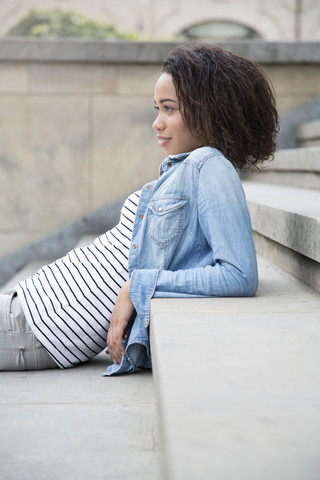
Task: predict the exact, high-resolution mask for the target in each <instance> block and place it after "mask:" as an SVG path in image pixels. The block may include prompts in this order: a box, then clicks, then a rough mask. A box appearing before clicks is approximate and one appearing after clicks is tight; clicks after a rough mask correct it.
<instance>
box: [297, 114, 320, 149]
mask: <svg viewBox="0 0 320 480" xmlns="http://www.w3.org/2000/svg"><path fill="white" fill-rule="evenodd" d="M296 140H297V147H311V146H316V145H317V146H320V119H319V120H311V121H310V122H304V123H301V124H300V125H298V126H297V127H296Z"/></svg>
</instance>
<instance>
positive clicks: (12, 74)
mask: <svg viewBox="0 0 320 480" xmlns="http://www.w3.org/2000/svg"><path fill="white" fill-rule="evenodd" d="M27 91H28V65H27V64H18V63H12V64H11V63H6V62H5V63H0V94H3V93H13V92H14V93H18V94H19V93H26V92H27Z"/></svg>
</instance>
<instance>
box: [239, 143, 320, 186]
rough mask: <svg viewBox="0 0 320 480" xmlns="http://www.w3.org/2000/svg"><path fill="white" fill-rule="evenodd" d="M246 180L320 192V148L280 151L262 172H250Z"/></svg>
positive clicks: (245, 177) (245, 176)
mask: <svg viewBox="0 0 320 480" xmlns="http://www.w3.org/2000/svg"><path fill="white" fill-rule="evenodd" d="M243 178H244V180H253V181H254V182H262V183H272V184H280V185H288V186H291V187H300V188H307V189H314V190H320V147H305V148H297V149H293V148H292V149H287V150H279V151H278V152H277V153H276V155H275V158H274V160H273V161H272V162H269V163H266V165H265V166H264V167H263V169H262V170H261V171H260V172H255V171H250V173H246V174H245V175H244V177H243Z"/></svg>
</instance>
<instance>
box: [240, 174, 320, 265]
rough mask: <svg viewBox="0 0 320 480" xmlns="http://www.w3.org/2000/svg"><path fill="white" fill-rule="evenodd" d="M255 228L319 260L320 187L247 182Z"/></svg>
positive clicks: (248, 198) (245, 185)
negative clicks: (317, 189) (308, 187)
mask: <svg viewBox="0 0 320 480" xmlns="http://www.w3.org/2000/svg"><path fill="white" fill-rule="evenodd" d="M244 189H245V192H246V197H247V202H248V206H249V210H250V215H251V220H252V226H253V230H255V231H257V232H258V233H260V234H261V235H264V236H266V237H268V238H271V239H272V240H274V241H276V242H278V243H280V244H281V245H284V246H286V247H288V248H290V249H292V250H293V251H295V252H298V253H300V254H302V255H304V256H306V257H308V258H311V259H313V260H315V261H317V262H320V251H319V238H320V211H319V205H320V191H316V190H303V189H298V188H294V187H288V186H280V185H268V184H262V183H255V182H244Z"/></svg>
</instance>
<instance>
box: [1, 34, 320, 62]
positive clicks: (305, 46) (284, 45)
mask: <svg viewBox="0 0 320 480" xmlns="http://www.w3.org/2000/svg"><path fill="white" fill-rule="evenodd" d="M178 44H181V42H131V41H100V40H99V41H97V40H83V39H59V40H56V39H29V38H2V39H1V40H0V62H1V61H6V62H8V61H10V60H11V61H33V62H37V61H47V62H57V61H59V62H88V63H95V62H110V63H162V61H163V59H164V57H165V56H166V55H167V54H168V53H169V52H170V51H171V50H172V49H173V48H174V46H175V45H178ZM217 44H218V45H220V46H222V47H223V48H226V49H227V50H231V51H233V52H234V53H238V54H240V55H243V56H245V57H248V58H250V59H252V60H254V61H256V62H259V63H263V64H277V63H284V64H296V63H300V64H301V63H304V64H306V63H309V64H318V63H319V62H320V49H319V42H264V41H252V40H248V41H241V42H218V43H217Z"/></svg>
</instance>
